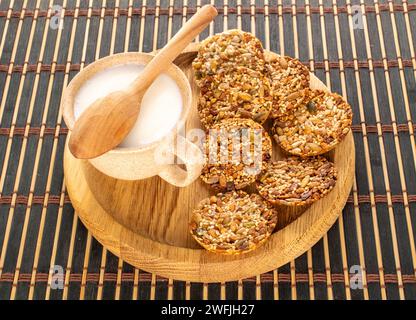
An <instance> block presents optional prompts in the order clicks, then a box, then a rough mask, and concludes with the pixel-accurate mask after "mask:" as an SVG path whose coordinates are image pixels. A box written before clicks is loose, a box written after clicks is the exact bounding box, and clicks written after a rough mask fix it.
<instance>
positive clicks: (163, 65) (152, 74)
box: [130, 5, 218, 94]
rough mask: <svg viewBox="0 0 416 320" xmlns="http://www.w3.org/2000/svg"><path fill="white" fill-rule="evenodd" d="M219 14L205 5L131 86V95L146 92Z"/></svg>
mask: <svg viewBox="0 0 416 320" xmlns="http://www.w3.org/2000/svg"><path fill="white" fill-rule="evenodd" d="M217 14H218V12H217V9H215V7H214V6H212V5H205V6H203V7H202V8H201V9H199V10H198V11H197V12H196V13H195V14H194V15H193V16H192V18H191V19H189V20H188V21H187V22H186V23H185V24H184V25H183V27H182V28H181V29H180V30H179V31H178V32H177V33H176V34H175V35H174V36H173V38H172V39H171V40H170V41H169V42H168V43H167V44H166V45H165V46H164V47H163V49H161V50H160V51H159V52H158V53H157V54H156V56H155V57H154V58H153V59H152V60H151V61H150V62H149V63H148V64H147V65H146V67H145V68H144V70H143V72H142V73H141V74H140V76H138V78H137V79H136V80H135V81H134V82H133V83H132V85H131V86H130V90H131V93H133V94H134V93H136V94H139V93H141V92H142V91H143V90H146V89H147V88H148V87H149V86H150V85H151V84H152V83H153V81H154V80H155V79H156V78H157V76H158V75H159V74H161V73H162V72H164V71H166V69H167V68H168V67H169V64H170V63H171V62H173V60H174V59H175V58H176V57H177V56H178V55H179V54H180V53H181V52H182V51H183V50H184V49H185V48H186V46H187V45H188V44H189V43H190V42H192V40H193V39H194V38H195V37H196V36H197V35H198V34H200V33H201V32H202V31H203V30H204V29H205V27H206V26H207V25H208V24H209V23H210V22H211V21H212V20H213V19H214V18H215V17H216V16H217Z"/></svg>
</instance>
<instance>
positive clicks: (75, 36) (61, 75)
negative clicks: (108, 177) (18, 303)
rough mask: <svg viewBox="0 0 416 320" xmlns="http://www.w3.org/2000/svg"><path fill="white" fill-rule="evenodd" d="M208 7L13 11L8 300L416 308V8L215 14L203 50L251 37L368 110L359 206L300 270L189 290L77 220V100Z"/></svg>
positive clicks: (8, 39) (3, 141)
mask: <svg viewBox="0 0 416 320" xmlns="http://www.w3.org/2000/svg"><path fill="white" fill-rule="evenodd" d="M207 2H208V1H195V0H194V1H186V0H184V1H167V0H166V1H133V0H125V1H122V0H120V1H105V0H103V1H96V0H94V1H87V0H84V1H76V0H60V1H58V0H54V1H47V0H36V1H35V0H33V1H32V0H30V1H29V0H0V98H1V100H0V101H1V102H0V170H1V176H0V299H172V298H175V299H206V298H214V299H415V298H416V277H415V274H416V270H415V266H416V251H415V235H414V231H413V230H415V228H416V171H415V167H416V166H415V165H416V151H415V149H416V147H415V136H414V131H415V129H416V128H415V123H414V120H413V119H415V117H416V102H415V101H416V84H415V78H416V60H415V49H414V45H415V44H416V39H415V38H416V3H415V1H378V2H377V1H327V0H326V1H266V0H265V1H213V3H215V5H216V6H217V8H218V9H219V12H220V16H219V17H218V18H217V19H216V21H215V23H214V24H212V25H211V26H210V28H208V29H207V30H206V31H204V32H203V33H202V34H201V36H200V39H203V38H205V37H207V36H208V35H209V34H213V33H216V32H221V31H223V30H224V29H227V28H228V29H231V28H241V29H243V30H246V31H251V32H253V33H255V34H256V36H257V37H259V38H260V39H261V40H262V42H263V45H264V47H265V48H266V49H269V50H272V51H275V52H278V53H281V54H287V55H291V56H296V57H299V58H300V60H302V61H303V62H304V63H305V64H306V65H308V66H309V67H310V68H311V70H312V71H313V72H315V73H316V74H317V76H318V77H319V78H320V79H322V80H323V81H324V82H326V83H327V84H328V85H330V87H331V89H332V90H333V91H336V92H339V93H341V94H343V95H344V96H345V97H347V99H348V101H349V102H350V103H351V105H352V107H353V111H354V115H355V117H354V124H353V132H354V138H355V143H356V150H357V155H356V157H357V167H356V179H355V183H354V187H353V190H352V192H351V195H350V197H349V199H348V203H347V205H346V207H345V209H344V211H343V214H342V216H341V217H340V218H339V220H338V221H337V223H336V224H335V225H334V226H333V227H332V228H331V230H330V231H329V232H328V234H327V235H326V236H325V237H324V238H323V239H321V240H320V241H319V242H318V243H317V244H316V245H315V246H314V247H313V248H312V249H310V250H309V251H308V252H306V253H305V254H303V255H302V256H301V257H299V258H298V259H296V260H295V261H292V262H290V263H289V264H287V265H285V266H283V267H281V268H279V269H278V270H272V271H270V272H269V273H266V274H262V275H258V276H256V277H253V278H250V279H242V280H240V281H236V282H230V283H218V284H201V283H186V282H182V281H175V280H172V279H165V278H161V277H159V276H157V275H154V274H149V273H146V272H144V271H142V270H138V269H135V268H133V267H132V266H130V265H128V264H126V263H123V261H120V260H119V259H118V258H117V257H115V256H113V255H112V254H111V253H109V252H108V251H106V250H105V249H103V248H102V246H101V245H100V244H99V243H98V242H97V241H96V240H94V238H92V237H91V235H90V233H88V231H87V230H86V229H85V228H84V226H83V225H82V224H81V222H80V221H79V220H78V218H77V216H76V214H75V213H74V210H73V208H72V206H71V203H70V200H69V198H68V196H67V194H66V191H65V182H64V177H63V168H62V154H63V149H64V143H65V139H66V135H67V133H68V130H67V128H66V126H65V124H64V123H63V120H62V114H61V112H60V110H59V104H60V98H61V93H62V88H63V87H65V86H66V85H67V83H68V82H69V81H70V80H71V78H72V77H73V76H74V75H75V74H76V73H77V72H79V70H81V69H82V68H84V67H85V66H86V65H87V64H88V63H91V62H92V61H94V60H96V59H98V58H99V57H103V56H107V55H109V54H111V53H116V52H123V51H146V52H148V51H152V50H154V49H157V48H160V47H162V46H163V45H164V43H166V41H167V39H168V38H169V37H171V36H172V35H173V34H174V33H175V32H176V31H177V30H178V29H179V28H180V26H181V24H182V23H183V22H184V21H186V19H187V18H189V17H190V15H192V14H193V13H194V12H195V11H196V8H197V7H198V6H200V5H203V4H205V3H207ZM52 5H57V6H56V7H54V10H53V11H52V10H49V9H48V8H50V7H51V6H52ZM55 9H56V10H57V11H55ZM61 9H62V10H61ZM60 10H61V11H60ZM59 17H61V20H62V26H63V28H57V26H58V25H59ZM54 266H55V269H52V270H57V271H63V274H64V278H63V279H64V286H63V288H59V287H58V288H56V286H55V285H54V284H53V283H52V282H51V279H52V277H51V273H50V270H51V267H52V268H53V267H54ZM59 268H61V269H59Z"/></svg>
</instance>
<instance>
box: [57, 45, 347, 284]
mask: <svg viewBox="0 0 416 320" xmlns="http://www.w3.org/2000/svg"><path fill="white" fill-rule="evenodd" d="M196 49H197V47H196V45H191V46H190V47H188V48H187V50H186V51H185V52H184V53H183V54H182V55H181V56H179V57H178V58H177V59H176V61H175V63H176V64H177V65H179V66H180V67H181V69H182V70H183V71H184V72H185V74H186V75H187V76H188V78H189V81H190V83H191V86H192V90H193V93H194V95H195V97H196V96H197V95H198V94H199V92H198V89H197V87H196V86H195V83H194V79H193V72H192V68H191V62H192V60H193V58H194V57H195V54H196ZM271 55H274V53H270V52H268V53H267V55H266V57H267V58H270V56H271ZM311 87H314V88H324V89H326V87H325V86H324V85H323V84H322V82H320V81H319V80H318V79H317V78H316V77H315V76H314V75H311ZM195 127H198V128H200V127H202V125H201V123H200V121H199V118H198V114H197V111H196V99H194V106H193V112H191V114H190V117H189V120H188V121H187V124H186V128H187V129H191V128H195ZM273 151H274V154H273V158H274V159H279V158H282V157H283V155H282V153H281V151H280V150H279V148H278V147H277V146H276V145H274V150H273ZM327 157H328V158H329V159H331V160H332V161H334V164H335V167H336V169H337V170H338V181H337V183H336V185H335V188H334V189H333V190H332V191H331V192H330V193H329V194H328V195H327V196H326V197H325V198H323V199H322V200H320V201H318V202H316V203H314V204H313V205H312V206H310V207H309V208H307V209H305V208H303V209H294V210H284V211H282V212H281V214H280V215H279V225H278V228H277V229H278V231H276V232H275V233H273V235H272V236H271V238H270V239H269V240H268V241H267V242H266V243H265V244H264V245H263V246H261V247H260V248H258V249H256V250H254V251H253V252H250V253H247V254H243V255H236V256H224V255H220V254H213V253H210V252H208V251H206V250H204V249H202V248H201V247H199V245H198V244H197V243H196V242H195V241H194V240H193V239H192V238H191V236H190V233H189V231H188V221H189V218H190V215H191V213H192V209H193V208H194V207H195V206H196V204H197V203H198V202H199V201H200V200H202V199H203V198H205V197H207V196H208V195H210V194H213V193H212V192H211V191H210V190H209V189H208V187H207V185H205V184H204V183H203V182H202V181H200V180H198V181H196V182H194V183H193V184H192V185H190V186H188V187H186V188H177V187H174V186H171V185H169V184H168V183H166V182H165V181H163V180H162V179H160V178H159V177H153V178H149V179H146V180H140V181H124V180H117V179H114V178H110V177H108V176H106V175H104V174H102V173H100V172H99V171H98V170H96V169H95V168H94V167H92V166H91V165H90V164H89V163H88V162H87V161H84V160H78V159H75V158H74V157H73V156H72V155H71V153H70V152H69V150H68V147H66V148H65V154H64V171H65V179H66V185H67V190H68V194H69V196H70V198H71V201H72V204H73V206H74V208H75V210H76V212H77V214H78V216H79V217H80V219H81V221H82V222H83V223H84V224H85V226H86V227H87V228H88V229H89V230H90V232H91V233H92V235H93V236H94V237H95V238H96V239H97V240H98V241H99V242H101V243H102V244H103V245H104V246H105V247H106V248H107V249H108V250H110V251H111V252H112V253H114V254H115V255H116V256H118V257H120V258H121V259H123V260H124V261H126V262H128V263H130V264H132V265H134V266H136V267H138V268H141V269H143V270H146V271H148V272H153V273H156V274H158V275H160V276H164V277H168V278H174V279H178V280H187V281H195V282H223V281H232V280H237V279H242V278H247V277H251V276H253V275H257V274H261V273H264V272H268V271H270V270H272V269H275V268H278V267H280V266H282V265H284V264H286V263H287V262H289V261H291V260H292V259H295V258H296V257H298V256H300V255H301V254H302V253H304V252H305V251H306V250H308V249H309V248H310V247H312V246H313V245H314V244H315V243H316V242H317V241H318V240H319V239H320V238H321V237H322V236H323V235H324V234H325V233H326V232H327V231H328V229H329V228H330V227H331V226H332V225H333V224H334V222H335V221H336V219H337V218H338V216H339V214H340V213H341V212H342V209H343V207H344V205H345V203H346V201H347V198H348V195H349V192H350V190H351V187H352V183H353V178H354V165H355V150H354V140H353V136H352V133H351V132H350V133H349V134H348V135H347V136H346V138H345V139H344V141H343V142H342V143H341V144H340V145H339V146H337V148H336V149H335V150H334V151H332V152H330V153H328V154H327Z"/></svg>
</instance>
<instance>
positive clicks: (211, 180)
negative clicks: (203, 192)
mask: <svg viewBox="0 0 416 320" xmlns="http://www.w3.org/2000/svg"><path fill="white" fill-rule="evenodd" d="M204 149H205V165H204V167H203V169H202V172H201V179H202V180H203V181H204V182H205V183H207V184H209V185H210V187H212V188H213V189H214V190H217V191H224V190H227V191H230V190H233V189H242V188H244V187H246V186H248V185H249V184H251V183H253V182H254V181H255V180H256V176H257V175H258V174H260V172H261V170H262V168H263V163H264V162H267V161H269V160H270V159H271V155H272V142H271V139H270V137H269V135H268V133H267V132H266V130H264V129H263V127H262V126H261V125H260V124H258V123H256V122H254V121H253V120H251V119H238V118H232V119H226V120H223V121H221V122H219V123H216V124H215V125H214V126H213V127H212V128H211V129H210V130H209V131H208V135H207V139H206V141H205V143H204Z"/></svg>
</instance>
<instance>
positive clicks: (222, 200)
mask: <svg viewBox="0 0 416 320" xmlns="http://www.w3.org/2000/svg"><path fill="white" fill-rule="evenodd" d="M276 222H277V212H276V210H275V209H274V208H273V206H271V205H270V204H268V203H267V201H265V200H263V199H262V197H260V196H259V195H258V194H251V195H250V194H247V193H245V192H243V191H233V192H228V193H224V194H223V193H219V194H217V195H216V196H212V197H210V198H206V199H204V200H202V201H201V202H200V203H199V205H198V207H197V208H196V209H195V210H194V211H193V214H192V218H191V221H190V223H189V229H190V232H191V234H192V236H193V237H194V239H195V240H196V241H197V242H198V243H199V244H200V245H201V246H203V247H204V248H205V249H207V250H209V251H212V252H216V253H222V254H230V255H231V254H241V253H246V252H249V251H252V250H254V249H256V248H257V247H259V246H260V245H261V244H262V243H264V242H265V241H266V240H267V238H268V237H269V236H270V235H271V233H272V232H273V230H274V228H275V226H276Z"/></svg>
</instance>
